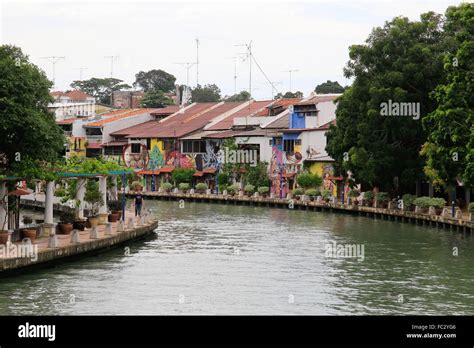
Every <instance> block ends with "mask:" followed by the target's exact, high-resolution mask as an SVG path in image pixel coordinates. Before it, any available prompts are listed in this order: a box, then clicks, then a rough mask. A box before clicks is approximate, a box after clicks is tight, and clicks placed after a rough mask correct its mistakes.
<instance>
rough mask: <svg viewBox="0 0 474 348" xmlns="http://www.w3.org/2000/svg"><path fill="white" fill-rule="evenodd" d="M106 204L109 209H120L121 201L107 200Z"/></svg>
mask: <svg viewBox="0 0 474 348" xmlns="http://www.w3.org/2000/svg"><path fill="white" fill-rule="evenodd" d="M107 205H108V206H109V210H111V211H116V210H122V202H121V201H119V200H111V201H107Z"/></svg>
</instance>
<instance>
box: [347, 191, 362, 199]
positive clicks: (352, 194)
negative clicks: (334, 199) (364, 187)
mask: <svg viewBox="0 0 474 348" xmlns="http://www.w3.org/2000/svg"><path fill="white" fill-rule="evenodd" d="M359 195H360V192H359V191H357V190H350V191H349V197H352V198H357V197H359Z"/></svg>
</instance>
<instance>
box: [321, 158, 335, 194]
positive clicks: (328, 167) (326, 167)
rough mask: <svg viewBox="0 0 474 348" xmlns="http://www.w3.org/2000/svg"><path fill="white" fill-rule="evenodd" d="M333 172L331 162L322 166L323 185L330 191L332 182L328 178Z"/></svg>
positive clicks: (332, 186)
mask: <svg viewBox="0 0 474 348" xmlns="http://www.w3.org/2000/svg"><path fill="white" fill-rule="evenodd" d="M333 174H334V168H333V166H332V165H331V164H325V165H324V167H323V187H324V189H325V190H329V191H330V192H333V191H334V182H333V181H332V180H331V179H329V177H332V176H333Z"/></svg>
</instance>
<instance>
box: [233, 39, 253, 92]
mask: <svg viewBox="0 0 474 348" xmlns="http://www.w3.org/2000/svg"><path fill="white" fill-rule="evenodd" d="M234 46H244V47H246V48H247V56H246V58H245V59H244V60H243V61H244V62H245V60H247V59H248V61H249V94H250V96H249V98H250V99H251V98H252V41H250V42H249V43H248V44H241V45H234Z"/></svg>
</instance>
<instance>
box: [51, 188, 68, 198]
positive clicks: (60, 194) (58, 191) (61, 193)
mask: <svg viewBox="0 0 474 348" xmlns="http://www.w3.org/2000/svg"><path fill="white" fill-rule="evenodd" d="M66 194H67V192H66V189H64V188H62V187H60V188H57V189H56V190H55V191H54V195H55V196H56V197H65V196H66Z"/></svg>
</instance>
